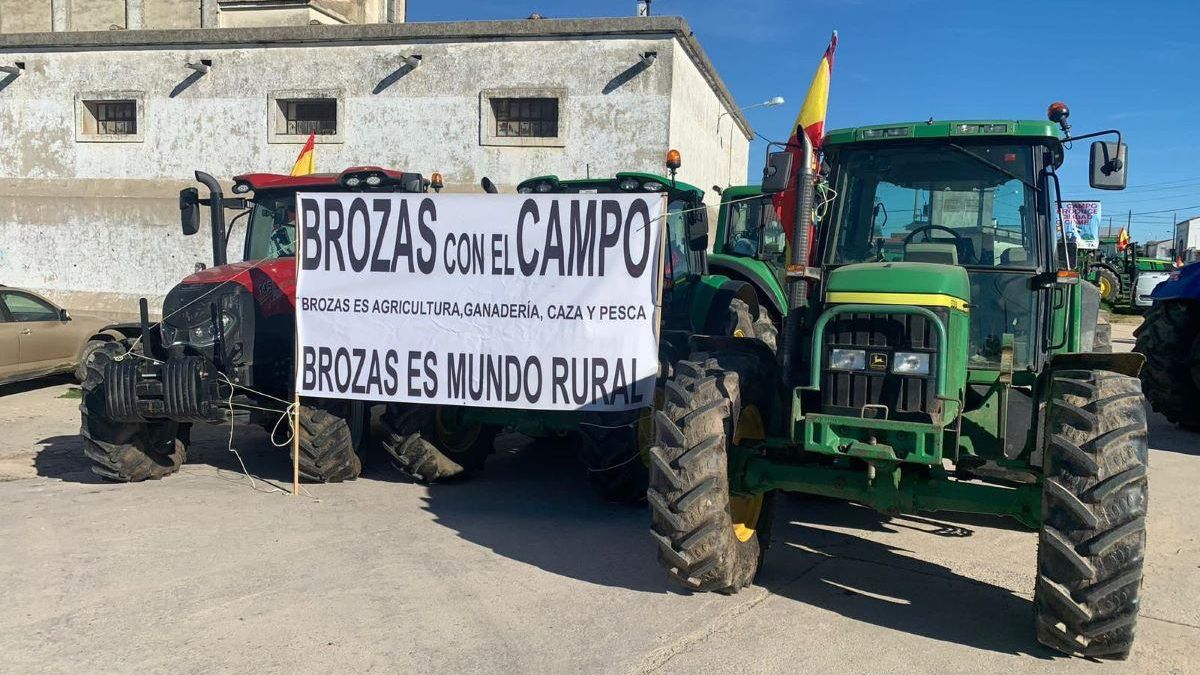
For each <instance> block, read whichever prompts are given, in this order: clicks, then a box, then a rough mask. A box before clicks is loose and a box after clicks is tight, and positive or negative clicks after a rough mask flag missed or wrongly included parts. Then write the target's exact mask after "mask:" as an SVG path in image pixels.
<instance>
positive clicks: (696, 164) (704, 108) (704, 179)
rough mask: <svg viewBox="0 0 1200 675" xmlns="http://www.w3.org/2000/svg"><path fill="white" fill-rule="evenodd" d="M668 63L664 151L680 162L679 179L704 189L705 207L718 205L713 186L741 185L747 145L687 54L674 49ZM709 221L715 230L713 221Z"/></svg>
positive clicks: (735, 124) (733, 119) (713, 91)
mask: <svg viewBox="0 0 1200 675" xmlns="http://www.w3.org/2000/svg"><path fill="white" fill-rule="evenodd" d="M660 58H661V57H660ZM671 60H672V73H673V78H672V83H671V93H672V95H671V115H670V136H669V145H670V146H671V147H672V148H675V149H677V150H679V152H680V154H681V155H682V156H683V168H681V169H680V170H679V178H680V179H681V180H684V181H686V182H688V183H691V184H693V185H695V186H696V187H698V188H701V189H703V190H704V191H705V193H706V195H707V197H706V200H707V201H708V203H709V204H718V203H720V200H721V198H720V196H719V195H718V194H717V193H716V192H715V191H714V190H713V189H712V186H714V185H719V186H721V187H722V188H724V187H727V186H729V185H741V184H742V183H743V182H744V181H745V176H746V161H747V159H746V158H747V153H748V152H749V148H750V144H749V140H748V139H747V138H746V131H745V130H744V129H743V128H742V127H740V126H738V121H737V119H736V117H735V116H734V115H732V114H727V113H730V112H732V111H730V110H729V108H728V107H727V106H726V105H725V104H724V103H723V102H722V101H721V99H720V98H719V97H718V96H717V93H716V91H715V90H714V89H713V88H712V86H710V85H709V83H708V82H706V81H705V79H704V75H703V74H702V72H701V71H700V69H699V68H697V67H696V64H695V62H693V61H692V59H691V58H690V57H689V56H688V54H687V52H686V51H685V50H684V49H683V48H682V47H680V48H678V49H675V50H674V51H673V52H672V59H671ZM710 220H711V222H712V226H713V228H714V229H715V228H716V219H715V218H711V219H710Z"/></svg>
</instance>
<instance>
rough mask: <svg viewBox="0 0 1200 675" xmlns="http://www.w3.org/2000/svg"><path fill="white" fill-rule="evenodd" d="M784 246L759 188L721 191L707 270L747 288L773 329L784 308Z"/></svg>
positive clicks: (766, 197)
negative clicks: (748, 286) (773, 323)
mask: <svg viewBox="0 0 1200 675" xmlns="http://www.w3.org/2000/svg"><path fill="white" fill-rule="evenodd" d="M786 246H787V235H786V232H785V230H784V227H783V224H782V223H781V222H779V215H778V213H777V211H776V209H775V204H774V201H773V199H772V195H769V194H763V191H762V188H761V187H760V186H758V185H734V186H731V187H728V188H725V189H724V190H722V191H721V208H720V211H719V215H718V216H717V234H716V241H714V242H713V249H712V253H710V254H709V256H708V266H709V269H710V270H712V271H713V272H714V273H717V274H724V275H725V276H728V277H730V278H731V279H737V280H738V281H744V282H746V283H749V284H750V285H752V286H753V287H754V290H755V291H756V292H757V293H758V302H759V304H760V305H762V306H764V307H767V308H768V309H769V311H770V314H771V319H772V320H773V321H774V322H775V324H776V325H777V326H781V325H782V319H783V316H784V315H785V314H786V306H787V302H786V299H785V297H784V291H783V283H784V268H785V266H786V263H787V260H786V257H785V249H786Z"/></svg>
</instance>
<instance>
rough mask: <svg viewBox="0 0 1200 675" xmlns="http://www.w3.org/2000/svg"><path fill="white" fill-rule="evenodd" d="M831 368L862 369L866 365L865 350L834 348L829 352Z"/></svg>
mask: <svg viewBox="0 0 1200 675" xmlns="http://www.w3.org/2000/svg"><path fill="white" fill-rule="evenodd" d="M829 367H830V369H832V370H863V369H864V368H866V367H867V352H866V350H863V349H834V350H831V351H830V352H829Z"/></svg>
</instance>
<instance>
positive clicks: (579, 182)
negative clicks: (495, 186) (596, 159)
mask: <svg viewBox="0 0 1200 675" xmlns="http://www.w3.org/2000/svg"><path fill="white" fill-rule="evenodd" d="M626 179H632V180H633V181H636V182H637V183H638V188H637V189H635V190H625V189H622V188H621V187H620V183H621V181H622V180H626ZM543 183H548V184H549V185H550V186H551V187H550V189H549V190H538V189H537V187H536V186H537V185H539V184H543ZM646 183H656V184H658V185H661V186H662V187H661V188H658V189H653V190H647V189H646V188H645V187H643V186H644V185H645V184H646ZM522 190H524V191H525V192H539V191H540V192H549V193H556V192H557V193H561V192H582V191H584V190H606V191H608V192H666V193H667V194H671V195H683V196H684V197H686V198H691V199H694V200H697V201H700V200H703V199H704V190H701V189H700V188H698V187H696V186H695V185H690V184H688V183H684V182H683V181H672V180H671V179H670V178H666V177H664V176H660V175H658V174H656V173H643V172H641V171H621V172H618V173H617V175H616V176H615V177H613V178H576V179H570V180H560V179H559V177H558V176H535V177H533V178H529V179H526V180H523V181H521V183H520V184H519V185H517V191H518V192H520V191H522Z"/></svg>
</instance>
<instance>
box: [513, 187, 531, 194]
mask: <svg viewBox="0 0 1200 675" xmlns="http://www.w3.org/2000/svg"><path fill="white" fill-rule="evenodd" d="M517 192H519V193H521V194H523V195H527V194H529V193H530V192H533V188H531V187H529V186H528V185H522V186H521V187H519V188H517Z"/></svg>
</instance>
